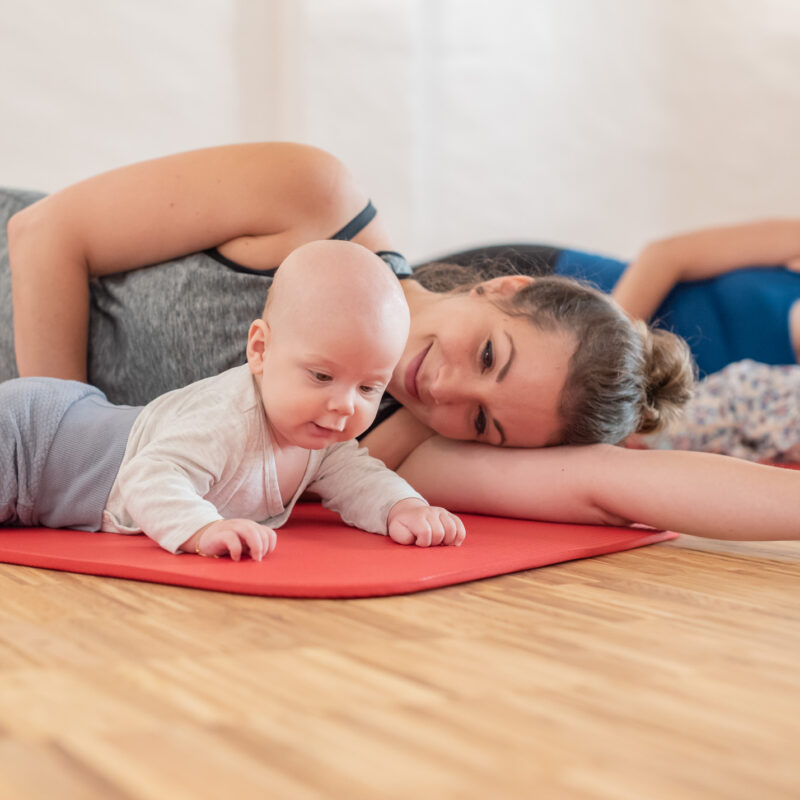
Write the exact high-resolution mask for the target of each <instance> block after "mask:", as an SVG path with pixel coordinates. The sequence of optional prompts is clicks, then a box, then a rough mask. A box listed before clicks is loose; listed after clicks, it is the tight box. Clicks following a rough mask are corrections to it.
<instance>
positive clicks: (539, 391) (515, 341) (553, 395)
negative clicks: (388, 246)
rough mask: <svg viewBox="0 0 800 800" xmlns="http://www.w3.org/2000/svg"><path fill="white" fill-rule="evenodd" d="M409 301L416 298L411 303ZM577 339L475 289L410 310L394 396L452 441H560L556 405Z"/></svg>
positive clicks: (392, 389) (522, 443)
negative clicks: (536, 323)
mask: <svg viewBox="0 0 800 800" xmlns="http://www.w3.org/2000/svg"><path fill="white" fill-rule="evenodd" d="M410 302H411V299H410ZM574 350H575V341H574V339H573V338H572V337H571V336H569V335H566V334H564V333H560V332H550V331H542V330H539V329H537V328H536V327H534V326H533V325H532V324H531V323H530V322H528V320H527V319H526V318H524V317H510V316H508V315H507V314H505V313H504V312H503V311H501V310H500V309H499V308H497V306H496V305H494V303H492V302H491V301H490V300H489V299H487V294H483V295H480V294H478V293H477V292H476V291H475V290H474V289H473V290H472V291H471V292H470V293H469V294H462V295H435V296H433V298H428V300H427V301H426V302H424V303H421V304H417V305H412V315H411V332H410V334H409V338H408V343H407V344H406V348H405V351H404V353H403V357H402V358H401V359H400V363H399V364H398V366H397V367H396V368H395V370H394V373H393V376H392V380H391V382H390V384H389V392H390V393H391V394H392V395H393V396H394V397H395V398H396V399H397V400H399V401H400V402H401V403H402V404H403V405H404V406H405V407H406V408H408V409H409V411H411V412H412V413H413V414H414V416H416V417H418V418H419V419H420V420H421V421H422V422H424V423H425V424H426V425H428V426H429V427H430V428H433V430H435V431H436V432H437V433H439V434H441V435H442V436H446V437H448V438H450V439H471V440H476V441H481V442H486V443H488V444H495V445H507V446H512V447H514V446H516V447H542V446H545V445H550V444H557V443H558V441H559V438H558V437H559V433H560V429H561V421H560V419H559V417H558V405H559V400H560V397H561V390H562V388H563V386H564V381H565V379H566V376H567V369H568V365H569V359H570V357H571V356H572V353H573V351H574Z"/></svg>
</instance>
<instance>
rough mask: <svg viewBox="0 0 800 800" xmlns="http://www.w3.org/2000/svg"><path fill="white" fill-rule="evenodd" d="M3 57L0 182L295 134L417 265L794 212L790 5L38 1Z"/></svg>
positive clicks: (635, 0) (795, 103)
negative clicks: (348, 184)
mask: <svg viewBox="0 0 800 800" xmlns="http://www.w3.org/2000/svg"><path fill="white" fill-rule="evenodd" d="M0 67H1V68H2V70H3V74H4V75H5V76H9V75H11V76H13V80H8V79H6V80H4V81H3V83H2V85H1V86H0V119H2V120H3V121H4V124H3V125H2V126H0V153H1V154H2V156H0V159H2V161H0V167H2V169H1V170H0V181H2V182H4V183H12V184H16V185H26V186H37V187H43V188H46V189H53V188H57V187H58V186H60V185H63V184H64V183H67V182H69V181H71V180H75V179H77V178H79V177H82V176H84V175H86V174H89V173H91V172H93V171H97V170H99V169H104V168H106V167H110V166H114V165H116V164H119V163H124V162H126V161H131V160H135V159H137V158H144V157H148V156H151V155H156V154H161V153H166V152H170V151H174V150H180V149H187V148H190V147H197V146H203V145H207V144H217V143H222V142H226V141H245V140H253V139H266V138H284V139H287V138H290V139H298V140H301V141H307V142H311V143H314V144H317V145H320V146H323V147H327V148H328V149H330V150H332V151H333V152H335V153H336V154H337V155H339V156H340V157H342V158H343V159H344V160H345V161H346V162H347V163H348V164H349V165H350V166H351V168H353V170H354V171H355V172H356V174H357V175H359V176H360V177H361V178H362V180H363V181H364V183H365V184H366V185H367V186H368V187H369V188H370V190H371V193H372V195H373V197H374V199H375V200H376V202H377V203H378V204H379V206H380V208H381V209H382V211H383V212H385V214H386V216H387V219H388V220H389V222H390V224H391V227H392V228H393V230H394V232H395V235H396V240H397V246H398V247H399V248H401V249H403V250H405V251H406V252H407V253H408V255H409V256H411V257H412V258H416V257H423V256H427V255H431V254H434V253H436V252H440V251H442V250H445V249H447V248H450V247H457V246H462V245H470V244H474V243H481V242H488V241H502V240H504V239H514V240H520V239H527V240H537V239H538V240H548V241H553V242H558V243H571V244H576V245H581V246H584V247H589V248H594V249H599V250H603V251H606V252H610V253H612V254H618V255H623V256H627V255H632V254H633V252H634V251H635V250H636V249H637V248H638V247H639V246H640V245H641V244H642V243H643V242H644V241H646V240H647V239H648V238H650V237H652V236H656V235H659V234H662V233H667V232H670V231H673V230H678V229H683V228H688V227H693V226H699V225H706V224H712V223H718V222H725V221H734V220H740V219H747V218H750V217H758V216H764V215H768V214H793V215H798V214H800V197H798V187H800V159H798V158H797V152H796V151H797V143H798V142H799V141H800V80H798V77H800V6H798V4H797V3H796V2H795V0H760V2H758V3H754V2H752V0H675V2H671V3H665V2H663V0H492V1H491V2H486V1H484V0H480V1H478V0H271V1H270V0H263V1H262V2H259V1H258V0H228V2H226V1H225V0H161V2H154V0H138V2H137V3H124V4H123V3H119V2H117V3H114V2H110V0H66V2H64V3H63V4H56V3H53V2H51V0H26V3H24V4H22V3H20V4H16V5H15V6H14V7H13V8H8V9H6V10H5V11H4V15H3V22H2V26H1V27H0Z"/></svg>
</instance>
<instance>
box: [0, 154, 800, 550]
mask: <svg viewBox="0 0 800 800" xmlns="http://www.w3.org/2000/svg"><path fill="white" fill-rule="evenodd" d="M29 199H30V198H27V197H23V198H18V197H16V196H13V195H12V196H11V197H10V199H9V198H7V200H6V209H7V210H13V207H14V206H15V205H16V206H17V207H19V208H20V209H23V208H24V207H25V204H26V201H27V200H29ZM8 236H9V253H10V266H11V274H12V278H13V306H14V336H15V342H16V356H17V363H18V365H19V372H20V374H23V375H31V374H46V375H54V376H57V377H66V378H77V379H81V380H85V379H86V378H87V377H88V378H89V380H91V381H92V382H93V383H95V384H97V385H98V386H100V388H102V389H103V390H104V391H106V392H107V394H108V395H109V397H110V398H111V399H112V400H115V401H117V402H120V401H127V402H133V403H141V402H144V400H146V399H148V398H149V396H152V395H154V394H157V393H159V392H163V391H165V390H167V389H169V388H172V386H177V385H182V384H184V383H187V382H188V381H190V380H194V379H196V378H199V377H203V376H205V375H208V374H212V372H218V371H220V370H221V369H224V368H225V367H227V366H230V365H231V364H236V363H241V358H242V356H241V353H239V352H238V343H239V342H240V341H241V340H242V339H243V338H244V337H243V335H242V334H243V332H244V329H245V328H246V326H247V325H248V324H249V322H250V320H251V319H253V318H255V317H256V316H258V314H259V313H260V310H261V306H262V304H263V300H264V295H265V293H266V289H267V288H268V284H269V276H270V270H272V269H274V268H275V267H276V265H277V264H279V263H280V262H281V260H282V259H283V258H284V257H285V256H286V255H287V254H288V253H289V252H290V251H291V250H292V249H293V248H294V247H296V246H298V245H299V244H302V243H303V242H306V241H310V240H314V239H322V238H330V237H332V236H333V237H338V238H349V239H352V240H353V241H355V242H358V243H360V244H362V245H364V246H365V247H368V248H370V249H372V250H374V251H376V252H379V253H382V254H383V257H384V259H385V260H386V261H387V262H389V263H390V264H392V265H394V266H395V267H396V269H397V270H398V271H399V273H400V274H402V273H403V271H404V268H403V264H402V258H401V257H399V256H398V255H397V254H395V253H392V252H391V247H390V242H389V239H388V236H387V234H386V231H385V229H384V228H383V225H382V222H381V219H380V217H378V216H376V215H374V213H373V210H371V206H370V205H368V203H367V197H366V195H365V194H364V193H363V192H362V191H361V190H360V189H359V188H358V186H357V185H356V184H355V183H354V182H353V180H352V178H351V176H350V175H349V173H348V172H347V170H346V169H345V168H344V167H343V166H342V165H341V163H340V162H338V161H337V160H336V159H334V158H333V157H331V156H329V155H328V154H326V153H323V152H322V151H319V150H315V149H313V148H308V147H303V146H300V145H291V144H260V145H239V146H233V147H225V148H213V149H210V150H204V151H196V152H193V153H185V154H180V155H177V156H172V157H168V158H165V159H159V160H156V161H151V162H145V163H143V164H138V165H134V166H131V167H126V168H123V169H120V170H116V171H114V172H111V173H106V174H104V175H100V176H97V177H95V178H91V179H89V180H87V181H84V182H82V183H79V184H76V185H75V186H72V187H69V188H68V189H65V190H63V191H62V192H59V193H57V194H55V195H52V196H51V197H48V198H46V199H44V200H42V201H41V202H39V203H36V204H34V205H32V206H30V207H28V208H24V210H20V212H19V213H16V214H15V215H14V216H13V217H12V218H11V219H10V222H9V225H8ZM187 254H190V255H187ZM145 265H155V266H149V267H145ZM90 282H91V287H90ZM403 286H404V289H405V292H406V297H407V300H408V302H409V307H410V309H411V315H412V328H411V334H410V336H409V341H408V344H407V347H406V351H405V353H404V355H403V358H402V359H401V361H400V364H399V365H398V367H397V369H396V370H395V373H394V376H393V379H392V382H391V384H390V391H391V393H392V394H393V395H395V396H396V399H397V400H398V401H399V403H400V404H401V405H402V406H403V407H402V408H400V409H399V410H397V411H396V412H395V413H392V414H391V415H390V416H389V417H388V418H385V419H383V420H382V421H381V422H380V424H379V425H377V427H376V428H375V429H374V430H373V431H371V432H370V433H369V434H368V436H367V437H366V438H365V440H364V443H365V444H366V446H368V447H369V449H370V452H372V453H373V454H375V455H377V456H378V457H380V458H382V459H383V460H384V461H386V462H387V464H388V465H389V466H391V467H395V468H397V469H398V472H399V473H400V474H401V475H403V476H404V477H406V478H407V479H408V480H409V481H410V482H411V483H412V484H413V485H415V486H416V488H417V489H419V490H420V491H421V492H422V493H423V494H424V495H426V496H427V497H428V499H429V500H430V501H431V502H434V503H436V504H440V505H445V506H447V507H450V508H451V509H452V510H456V511H466V512H470V511H471V512H479V513H494V514H502V515H508V516H518V517H528V518H536V519H547V520H556V521H574V522H590V523H613V524H619V523H622V522H624V521H627V520H635V521H637V522H642V523H646V524H650V525H653V526H656V527H666V528H672V529H674V530H680V531H684V532H687V533H698V534H701V535H707V536H719V537H725V538H761V539H763V538H796V537H797V536H798V535H799V534H800V531H798V525H797V524H796V521H795V520H796V516H797V515H796V513H793V512H794V509H793V508H792V507H791V505H790V503H789V500H790V499H793V498H794V497H795V496H798V494H800V493H798V492H797V489H798V481H800V475H795V474H793V473H788V472H783V471H780V470H770V469H768V468H766V467H759V466H756V465H750V464H744V463H742V462H738V461H733V460H728V459H722V458H715V457H707V456H703V455H700V454H689V453H666V452H636V451H627V450H624V449H622V448H618V447H615V446H613V445H595V446H592V447H570V448H556V447H547V448H546V449H534V448H538V447H542V446H545V445H552V444H556V443H560V442H571V443H586V442H592V441H601V442H602V441H605V442H618V441H620V440H621V439H623V438H624V437H625V436H626V435H627V434H628V433H630V432H632V431H635V430H640V431H647V430H652V429H655V428H657V427H658V425H659V424H660V422H661V419H662V418H664V417H667V416H669V413H670V410H671V408H673V407H676V406H679V405H680V403H681V401H682V400H683V398H684V397H685V390H686V386H687V384H688V382H689V377H690V372H689V368H688V363H689V362H688V360H687V358H686V354H685V351H684V348H683V347H682V346H681V344H680V342H679V340H677V339H676V338H674V337H669V336H668V335H665V334H660V335H655V336H651V335H650V334H649V332H648V331H647V330H646V328H645V327H644V326H643V325H642V324H641V323H639V324H635V323H632V322H631V321H630V320H629V319H628V318H627V316H626V315H624V314H623V313H621V312H620V311H619V309H618V308H617V307H616V306H615V305H614V304H613V303H610V302H609V301H608V300H607V299H606V298H604V297H603V296H602V295H601V294H599V293H597V292H593V291H591V290H587V289H585V288H583V287H581V286H579V285H577V284H575V283H573V282H571V281H564V280H559V279H555V280H539V279H536V280H534V279H531V278H530V277H528V276H524V275H499V276H496V277H494V278H491V279H489V280H484V281H480V282H478V283H476V284H475V285H473V286H471V287H469V288H467V289H466V290H464V291H460V292H451V293H446V294H437V293H435V292H431V291H429V290H428V289H425V288H424V287H423V286H422V284H420V283H418V282H416V281H414V280H405V281H404V283H403ZM4 291H7V290H5V289H4ZM6 313H8V306H7V311H6ZM525 317H527V319H526V318H525ZM231 348H232V349H231ZM0 355H2V356H3V357H6V361H7V362H8V361H10V358H7V356H8V355H9V354H8V353H3V354H0ZM11 374H13V369H11V368H9V366H8V363H7V364H6V366H5V372H4V375H3V377H10V376H11ZM170 383H171V384H172V386H170V385H168V384H170ZM589 418H590V419H591V424H590V425H588V427H587V424H585V422H584V420H585V419H589ZM466 440H471V441H466ZM495 445H506V446H505V447H497V446H495ZM709 458H710V459H711V461H710V462H709V461H708V459H709ZM748 492H749V493H750V495H751V496H753V495H755V496H756V497H758V498H759V502H758V503H757V504H750V505H748V504H744V503H743V498H745V497H747V495H748ZM676 493H677V494H678V495H679V498H677V499H680V501H681V502H679V503H678V502H676V497H675V494H676ZM730 498H736V500H737V507H736V508H734V509H730ZM752 505H755V506H756V507H755V508H753V507H751V506H752ZM761 505H766V507H768V508H769V509H770V513H769V515H767V516H765V515H764V514H763V509H761V508H760V507H761ZM742 506H744V507H742ZM759 510H760V511H761V513H758V512H759ZM731 512H733V513H731Z"/></svg>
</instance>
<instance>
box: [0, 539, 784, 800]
mask: <svg viewBox="0 0 800 800" xmlns="http://www.w3.org/2000/svg"><path fill="white" fill-rule="evenodd" d="M0 594H1V596H2V602H0V798H3V800H16V798H26V799H27V798H47V799H48V800H52V799H53V798H58V800H74V799H76V798H81V799H83V798H102V800H114V799H115V798H120V799H122V798H126V799H132V798H136V799H138V798H148V800H149V799H151V798H152V800H183V799H184V798H185V799H186V800H189V799H190V798H191V800H198V798H200V799H202V798H214V799H215V800H216V799H217V798H228V797H230V798H237V800H242V799H243V798H245V799H247V798H270V799H271V800H274V799H275V798H291V800H295V798H297V800H302V799H303V798H347V800H361V799H362V798H363V799H364V800H376V798H425V799H427V798H432V799H433V800H445V799H447V798H459V800H469V799H470V798H481V800H483V799H484V798H526V800H528V799H529V798H577V799H578V800H580V799H582V798H615V799H616V798H623V799H624V800H628V799H630V800H659V799H660V798H664V799H665V800H693V799H694V798H697V800H710V799H716V798H743V800H744V799H746V800H755V799H758V800H765V799H766V798H792V800H796V798H798V797H800V688H798V685H799V684H800V674H799V673H800V543H798V544H765V545H752V544H748V545H729V544H719V543H714V542H705V541H701V540H697V539H692V538H689V537H682V538H680V539H678V540H676V541H675V542H670V543H664V544H658V545H654V546H651V547H648V548H643V549H641V550H635V551H630V552H626V553H619V554H615V555H609V556H603V557H600V558H596V559H591V560H587V561H579V562H573V563H570V564H562V565H558V566H554V567H548V568H544V569H539V570H532V571H529V572H524V573H518V574H515V575H509V576H504V577H500V578H492V579H489V580H484V581H479V582H475V583H471V584H465V585H461V586H455V587H451V588H446V589H437V590H434V591H431V592H427V593H422V594H416V595H408V596H403V597H393V598H376V599H367V600H337V601H327V600H324V601H323V600H304V601H303V600H282V599H268V598H257V597H244V596H234V595H225V594H217V593H213V592H204V591H197V590H190V589H181V588H176V587H169V586H159V585H154V584H145V583H135V582H130V581H124V580H114V579H106V578H95V577H88V576H80V575H73V574H68V573H59V572H50V571H47V570H37V569H30V568H26V567H16V566H5V565H3V566H0Z"/></svg>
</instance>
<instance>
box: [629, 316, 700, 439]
mask: <svg viewBox="0 0 800 800" xmlns="http://www.w3.org/2000/svg"><path fill="white" fill-rule="evenodd" d="M636 324H637V325H641V333H642V337H643V346H644V352H643V355H644V359H645V369H644V374H645V376H646V378H645V381H646V383H645V396H644V403H643V406H642V412H641V416H640V419H639V427H638V429H637V433H653V432H655V431H658V430H661V429H662V428H664V427H666V426H667V425H669V424H670V423H671V422H672V421H673V420H675V419H677V418H678V417H679V416H680V415H681V413H682V411H683V407H684V406H685V405H686V403H687V402H688V401H689V399H690V398H691V396H692V388H693V386H694V383H695V380H696V368H695V365H694V361H693V359H692V353H691V350H690V349H689V345H687V344H686V342H685V341H684V340H683V339H681V338H680V336H676V335H675V334H674V333H670V332H669V331H665V330H661V329H658V328H648V327H647V326H646V325H645V323H643V322H637V323H636Z"/></svg>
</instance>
